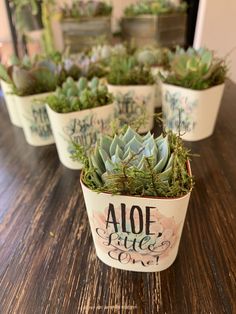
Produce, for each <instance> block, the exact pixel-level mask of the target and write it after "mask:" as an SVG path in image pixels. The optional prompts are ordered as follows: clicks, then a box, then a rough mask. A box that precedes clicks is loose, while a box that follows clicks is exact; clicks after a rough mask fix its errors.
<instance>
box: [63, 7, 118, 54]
mask: <svg viewBox="0 0 236 314" xmlns="http://www.w3.org/2000/svg"><path fill="white" fill-rule="evenodd" d="M111 13H112V6H111V5H110V4H108V3H107V2H105V1H88V2H86V1H73V3H72V5H64V7H63V8H62V9H61V15H62V18H61V27H62V33H63V37H64V45H65V46H66V47H70V51H71V52H72V53H74V52H78V51H80V50H83V49H86V48H89V47H91V46H93V45H94V44H96V42H97V40H98V38H99V37H100V38H101V37H102V38H103V39H104V40H108V41H109V40H110V37H111Z"/></svg>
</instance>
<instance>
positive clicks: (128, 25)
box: [121, 0, 186, 47]
mask: <svg viewBox="0 0 236 314" xmlns="http://www.w3.org/2000/svg"><path fill="white" fill-rule="evenodd" d="M185 11H186V3H185V2H181V3H180V4H175V3H173V2H171V1H166V0H140V1H138V2H137V3H134V4H131V5H129V6H128V7H127V8H126V9H125V11H124V15H125V16H124V17H123V18H122V21H121V28H122V36H123V38H124V39H125V40H127V41H129V42H130V41H135V44H136V45H138V46H143V45H146V44H157V45H158V46H163V47H174V46H176V45H184V44H185V32H186V13H185Z"/></svg>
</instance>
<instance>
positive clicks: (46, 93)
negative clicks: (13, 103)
mask: <svg viewBox="0 0 236 314" xmlns="http://www.w3.org/2000/svg"><path fill="white" fill-rule="evenodd" d="M54 92H55V90H54V91H51V92H45V93H40V94H33V95H27V96H19V95H16V94H13V95H14V96H16V97H19V98H20V99H26V98H33V97H38V96H43V95H45V96H47V95H50V94H53V93H54Z"/></svg>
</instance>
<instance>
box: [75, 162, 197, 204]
mask: <svg viewBox="0 0 236 314" xmlns="http://www.w3.org/2000/svg"><path fill="white" fill-rule="evenodd" d="M187 169H188V173H189V175H190V176H191V175H192V171H191V166H190V161H189V160H187ZM82 175H83V169H82V171H81V173H80V184H81V185H82V186H83V187H85V188H86V189H88V190H89V191H90V192H93V193H96V194H101V195H110V196H124V197H132V198H134V197H136V198H139V199H153V200H167V201H176V200H180V199H184V198H186V197H188V196H189V195H190V194H191V192H192V189H191V190H189V191H188V193H186V194H185V195H183V196H179V197H161V196H140V195H125V194H112V193H108V192H98V191H94V190H91V189H90V188H88V187H87V186H86V185H85V184H84V183H83V181H82Z"/></svg>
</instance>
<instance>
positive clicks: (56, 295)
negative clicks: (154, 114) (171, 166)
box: [0, 82, 236, 314]
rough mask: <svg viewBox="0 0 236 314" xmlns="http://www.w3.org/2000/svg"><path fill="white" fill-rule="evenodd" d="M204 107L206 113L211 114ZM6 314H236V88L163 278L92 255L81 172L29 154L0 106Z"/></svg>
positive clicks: (199, 163) (1, 274)
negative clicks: (113, 265)
mask: <svg viewBox="0 0 236 314" xmlns="http://www.w3.org/2000/svg"><path fill="white" fill-rule="evenodd" d="M206 105H207V104H206ZM0 126H1V133H0V313H1V314H8V313H10V314H12V313H16V314H41V313H50V314H51V313H52V314H56V313H63V314H64V313H65V314H74V313H82V314H83V313H85V314H87V313H105V314H107V313H122V314H126V313H131V314H132V313H137V314H139V313H145V314H155V313H163V314H164V313H166V314H172V313H174V314H185V313H190V314H192V313H194V314H195V313H197V314H199V313H211V314H222V313H227V314H231V313H232V314H234V313H236V281H235V278H236V222H235V215H236V85H234V84H232V83H230V82H229V83H228V84H227V86H226V90H225V95H224V99H223V102H222V106H221V109H220V113H219V118H218V121H217V124H216V130H215V133H214V135H213V136H212V137H210V138H209V139H206V140H204V141H200V142H195V143H191V144H190V143H188V146H189V147H191V148H192V151H193V152H194V153H197V154H200V155H201V157H200V158H194V159H193V161H192V170H193V173H194V175H195V178H196V185H195V189H194V191H193V193H192V198H191V201H190V205H189V209H188V213H187V218H186V222H185V226H184V231H183V235H182V240H181V244H180V249H179V253H178V257H177V259H176V261H175V263H174V264H173V265H172V266H171V267H170V268H169V269H167V270H165V271H163V272H161V273H150V274H148V273H134V272H127V271H121V270H116V269H113V268H109V267H108V266H106V265H104V264H103V263H102V262H100V261H99V260H98V259H97V258H96V255H95V250H94V247H93V243H92V237H91V233H90V229H89V225H88V219H87V214H86V210H85V206H84V200H83V196H82V191H81V188H80V183H79V175H80V172H79V171H72V170H68V169H66V168H65V167H63V166H62V165H61V164H60V162H59V160H58V157H57V153H56V148H55V146H54V145H51V146H47V147H41V148H38V147H31V146H29V145H28V144H27V143H26V142H25V139H24V136H23V133H22V130H21V129H19V128H17V127H14V126H12V125H11V124H10V122H9V118H8V115H7V112H6V109H5V105H4V104H3V101H1V104H0Z"/></svg>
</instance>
